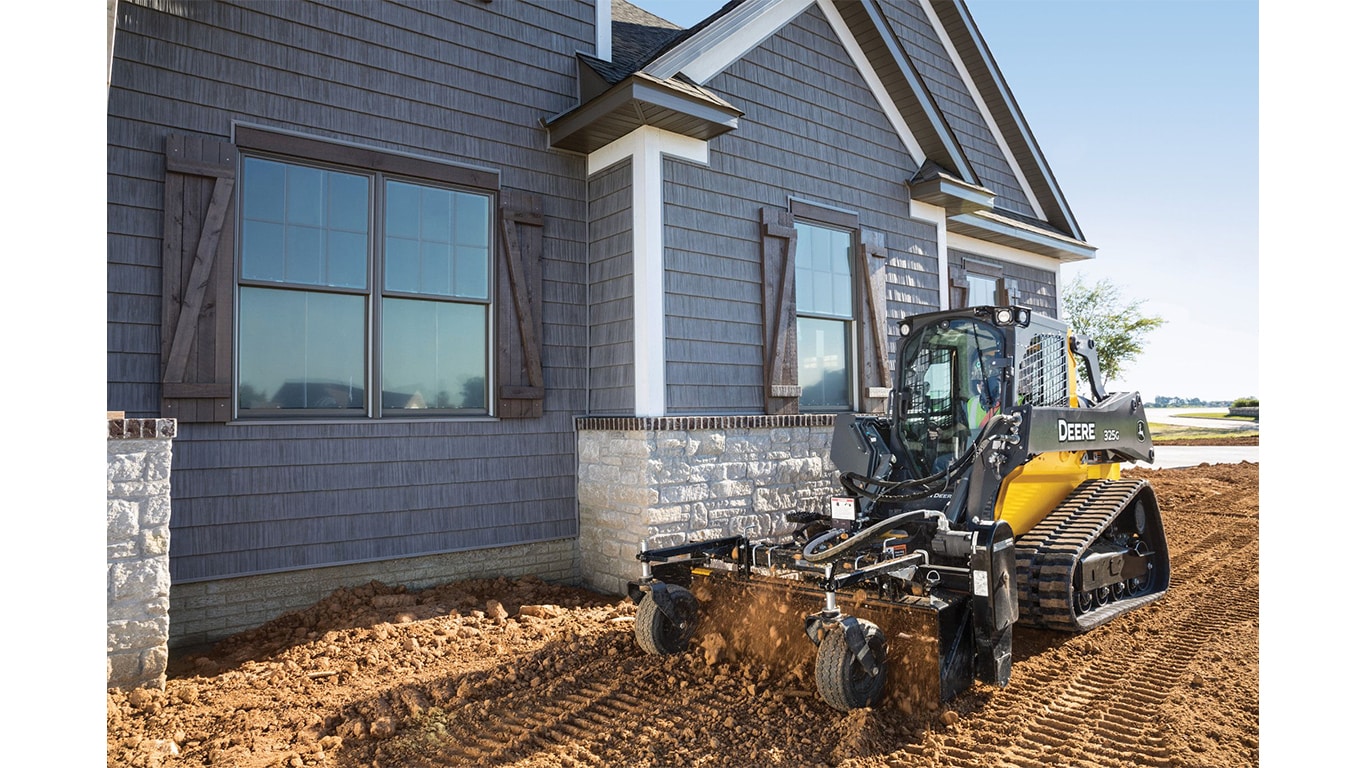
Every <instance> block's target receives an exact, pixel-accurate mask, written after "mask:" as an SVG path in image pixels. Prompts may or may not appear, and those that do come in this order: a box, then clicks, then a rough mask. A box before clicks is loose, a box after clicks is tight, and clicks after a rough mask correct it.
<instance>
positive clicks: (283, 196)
mask: <svg viewBox="0 0 1366 768" xmlns="http://www.w3.org/2000/svg"><path fill="white" fill-rule="evenodd" d="M242 176H243V183H242V197H243V204H242V212H243V213H242V277H243V279H246V280H256V281H266V282H277V283H279V282H288V283H294V284H299V285H317V286H326V287H331V288H357V289H363V288H365V286H366V271H367V270H366V264H367V263H368V258H369V255H368V253H367V251H368V245H367V244H368V242H369V231H370V220H369V214H368V209H369V198H370V180H369V179H368V178H366V177H364V176H359V175H356V174H351V173H342V172H340V171H331V170H325V169H322V168H312V167H308V166H302V165H290V164H286V163H281V162H278V161H274V160H265V159H261V158H253V157H249V158H246V159H245V160H244V161H243V165H242Z"/></svg>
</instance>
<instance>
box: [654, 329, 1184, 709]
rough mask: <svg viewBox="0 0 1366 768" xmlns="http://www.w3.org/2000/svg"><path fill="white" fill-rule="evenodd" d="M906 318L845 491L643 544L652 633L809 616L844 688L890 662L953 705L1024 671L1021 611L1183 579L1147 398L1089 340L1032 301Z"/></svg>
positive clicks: (837, 701)
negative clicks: (1148, 467) (762, 520)
mask: <svg viewBox="0 0 1366 768" xmlns="http://www.w3.org/2000/svg"><path fill="white" fill-rule="evenodd" d="M899 328H900V334H901V341H900V344H899V345H898V349H897V354H896V360H895V369H896V374H895V381H894V387H893V389H892V393H891V399H890V403H889V409H888V411H889V412H888V413H885V414H842V415H840V416H838V417H837V418H836V420H835V427H834V436H833V439H832V444H831V458H832V460H833V462H834V464H835V466H836V467H837V468H838V469H839V471H840V475H839V484H840V486H841V488H842V492H840V493H838V494H837V495H835V496H833V498H831V499H830V503H829V506H828V508H826V509H824V510H823V511H821V512H814V513H796V512H793V513H789V514H788V515H787V521H788V522H789V523H790V524H791V526H792V530H791V532H790V533H788V534H786V535H784V536H781V537H777V538H772V539H762V540H761V539H752V538H749V537H747V536H744V535H737V536H729V537H724V538H718V539H709V540H705V541H694V542H691V543H687V544H683V545H681V546H675V547H668V548H662V549H649V548H645V546H644V545H643V546H642V551H641V552H640V553H639V554H637V556H636V557H637V559H638V560H639V561H640V563H641V570H642V573H641V578H640V580H639V581H635V582H632V583H631V585H630V588H629V592H630V595H631V597H632V599H634V600H635V601H636V602H637V604H638V609H637V612H636V625H635V626H636V638H637V640H638V642H639V644H640V646H641V647H642V648H643V649H645V650H646V651H648V652H650V653H655V654H671V653H679V652H682V651H685V650H686V649H687V648H688V647H689V644H690V643H691V642H693V641H694V638H695V636H696V635H697V634H698V629H699V627H707V626H708V622H710V626H713V627H715V628H716V629H718V630H720V633H721V634H722V635H730V636H731V637H732V640H731V641H730V642H731V643H732V644H735V643H736V641H735V640H734V639H733V638H734V637H736V636H745V637H748V638H749V642H748V643H743V642H742V643H739V644H740V645H747V647H748V648H749V650H751V651H757V652H758V655H759V656H760V657H763V656H764V655H765V653H768V654H772V653H774V652H775V651H776V650H777V649H780V648H781V647H783V645H784V643H785V642H787V643H788V645H787V649H788V651H789V658H790V651H791V650H792V645H793V643H792V638H794V637H796V638H797V640H796V642H795V644H796V645H799V646H802V647H803V648H806V649H808V650H806V651H805V653H806V655H807V656H808V657H809V656H810V652H811V651H810V649H812V648H813V647H814V651H815V654H814V655H815V659H814V682H815V687H816V689H817V691H818V692H819V694H820V696H821V697H822V698H823V699H824V700H825V701H826V702H827V703H829V704H830V705H831V706H833V707H835V708H837V709H840V710H849V709H853V708H857V707H865V706H871V705H873V704H875V703H877V702H878V701H879V700H880V698H881V697H882V695H883V692H884V690H885V689H886V688H887V687H888V680H889V676H890V678H891V679H892V680H894V681H897V684H896V685H893V686H892V688H893V689H894V690H897V691H898V693H897V695H899V696H915V697H917V698H918V699H920V700H921V701H922V702H923V703H926V704H934V703H938V701H947V700H948V699H950V698H952V697H953V696H955V695H957V694H958V693H960V692H962V691H963V690H965V689H966V688H968V687H969V686H970V685H971V684H972V681H973V679H977V680H980V681H982V682H985V683H990V684H997V685H1001V686H1004V685H1006V683H1007V682H1008V681H1009V679H1010V666H1011V638H1012V629H1013V627H1014V625H1015V624H1016V622H1022V623H1024V624H1027V625H1032V626H1037V627H1046V628H1051V629H1057V630H1063V631H1069V632H1084V631H1086V630H1089V629H1091V628H1093V627H1096V626H1098V625H1100V624H1103V623H1105V622H1107V621H1109V620H1111V619H1113V618H1114V617H1116V616H1118V615H1121V614H1123V613H1124V612H1126V611H1130V610H1133V609H1135V608H1137V607H1139V606H1142V605H1144V604H1147V603H1150V602H1152V601H1154V600H1156V599H1157V598H1158V597H1160V596H1161V595H1162V594H1163V593H1164V592H1165V591H1166V589H1167V586H1168V583H1169V580H1170V567H1169V562H1168V556H1167V543H1166V537H1165V535H1164V533H1163V530H1162V520H1161V517H1160V516H1159V513H1158V505H1157V499H1156V498H1155V496H1154V493H1153V490H1152V488H1151V486H1149V484H1148V483H1147V481H1145V480H1134V479H1122V478H1121V476H1120V465H1121V463H1123V462H1126V461H1152V456H1153V454H1152V446H1151V442H1150V439H1149V435H1148V429H1147V423H1146V421H1145V418H1144V413H1143V403H1142V401H1141V399H1140V398H1139V396H1138V395H1137V394H1134V393H1124V394H1106V392H1105V391H1104V389H1103V387H1102V386H1101V385H1100V384H1099V383H1098V382H1099V381H1100V376H1099V370H1098V365H1097V360H1096V354H1095V349H1094V346H1093V345H1092V344H1091V342H1090V341H1089V340H1086V339H1084V338H1081V337H1079V336H1075V335H1072V334H1071V333H1069V331H1068V328H1067V327H1066V326H1065V325H1064V324H1063V323H1061V322H1059V321H1056V320H1053V319H1051V318H1047V317H1043V316H1039V315H1031V312H1030V311H1029V310H1028V309H1025V308H1021V307H973V308H967V309H959V310H949V311H943V312H935V313H929V314H924V315H916V316H913V317H908V318H906V319H905V320H902V321H901V323H900V325H899ZM1079 368H1080V369H1083V370H1084V371H1085V372H1086V377H1085V378H1086V380H1087V382H1088V383H1089V387H1088V392H1087V393H1086V394H1084V395H1083V394H1081V393H1080V392H1079V391H1078V382H1079V379H1080V377H1079V375H1078V371H1079ZM714 594H723V595H725V599H707V598H708V596H710V595H714ZM771 594H781V596H782V599H781V601H779V602H770V601H768V599H767V597H766V596H767V595H771ZM699 596H700V597H703V598H704V599H703V600H701V601H699V599H698V597H699ZM791 606H797V609H796V610H793V609H792V607H791ZM802 635H804V636H805V638H804V639H802V638H801V636H802ZM708 638H710V635H708ZM806 640H809V641H810V642H809V643H807V642H806ZM903 683H905V684H903Z"/></svg>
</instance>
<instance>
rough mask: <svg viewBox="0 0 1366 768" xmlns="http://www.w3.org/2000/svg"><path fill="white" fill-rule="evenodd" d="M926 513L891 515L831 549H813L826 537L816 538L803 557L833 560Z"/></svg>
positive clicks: (918, 510)
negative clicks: (816, 550)
mask: <svg viewBox="0 0 1366 768" xmlns="http://www.w3.org/2000/svg"><path fill="white" fill-rule="evenodd" d="M924 515H925V512H924V510H920V509H916V510H912V511H910V512H902V513H901V514H899V515H895V516H893V517H889V518H887V519H886V520H883V521H881V522H878V523H876V524H874V525H870V526H868V527H867V528H864V529H863V530H861V531H859V532H858V533H856V534H854V535H853V536H850V537H849V538H847V539H845V540H844V541H841V542H840V543H838V544H836V545H834V546H833V547H830V548H829V549H823V550H821V551H819V552H815V551H813V550H814V549H815V548H816V547H818V546H820V545H821V544H822V543H824V542H825V540H826V537H825V536H821V537H818V538H815V539H813V540H812V541H811V543H809V544H807V545H806V548H805V549H803V550H802V559H803V560H806V561H807V562H808V563H823V562H825V561H827V560H833V559H834V558H836V557H838V556H839V555H840V554H841V553H842V552H847V551H848V550H850V549H854V548H857V547H860V546H862V545H863V543H864V542H866V541H868V540H869V539H871V538H875V537H877V536H880V535H882V534H883V533H886V532H887V531H890V530H892V529H894V528H896V527H897V526H898V525H900V524H901V523H902V522H903V521H905V520H909V519H911V518H912V517H924Z"/></svg>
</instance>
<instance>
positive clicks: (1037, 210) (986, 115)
mask: <svg viewBox="0 0 1366 768" xmlns="http://www.w3.org/2000/svg"><path fill="white" fill-rule="evenodd" d="M920 5H921V6H922V7H923V8H924V9H925V15H926V16H928V17H929V19H930V24H931V25H932V26H934V32H935V34H936V35H939V42H941V43H943V45H944V50H946V51H948V53H949V58H950V59H952V60H953V66H954V68H955V69H957V70H958V76H959V77H960V78H962V79H963V83H964V84H965V85H966V86H967V87H968V93H970V94H971V95H972V102H973V103H974V104H976V105H977V111H978V112H980V113H981V115H982V119H983V120H985V121H986V123H987V129H988V130H990V131H991V135H992V137H993V138H995V139H996V145H997V146H998V147H1000V148H1001V154H1003V155H1005V158H1006V163H1008V164H1009V165H1010V171H1011V173H1014V174H1015V181H1016V182H1017V183H1019V185H1020V189H1023V190H1024V193H1025V196H1026V197H1028V198H1029V205H1030V207H1032V208H1033V209H1034V218H1036V219H1039V220H1040V221H1045V220H1047V218H1048V217H1047V216H1045V215H1044V212H1043V206H1041V205H1039V199H1038V198H1037V197H1035V195H1034V190H1033V189H1030V186H1029V182H1027V181H1026V180H1025V175H1024V171H1022V170H1020V164H1019V162H1018V161H1016V159H1015V153H1014V152H1011V151H1010V145H1009V144H1007V143H1006V140H1005V135H1004V134H1002V133H1001V128H1000V126H998V125H997V124H996V118H995V117H993V116H992V114H991V112H990V111H989V110H988V109H987V103H986V101H985V100H984V99H983V98H982V92H981V91H979V90H977V83H975V82H973V80H972V77H971V76H970V75H969V74H968V68H967V67H966V66H965V65H964V64H963V58H962V57H961V56H959V55H958V50H957V49H956V48H954V47H953V43H952V42H951V41H950V40H949V33H948V32H947V31H945V29H944V25H943V24H942V23H940V21H939V15H938V14H937V13H935V11H934V5H933V3H931V2H930V0H920Z"/></svg>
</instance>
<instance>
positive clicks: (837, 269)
mask: <svg viewBox="0 0 1366 768" xmlns="http://www.w3.org/2000/svg"><path fill="white" fill-rule="evenodd" d="M796 230H797V243H796V273H795V282H796V300H797V301H796V303H797V360H798V370H797V381H798V384H799V385H800V386H801V388H802V389H801V400H800V405H801V408H802V409H803V410H845V409H849V408H852V407H853V402H854V401H853V392H854V378H853V376H854V370H855V354H854V349H855V344H854V340H855V338H856V337H855V335H854V331H855V328H854V278H853V269H852V264H853V262H852V258H853V243H854V238H853V232H852V231H850V230H847V229H839V228H832V227H827V226H821V225H818V224H811V223H807V222H803V221H797V222H796Z"/></svg>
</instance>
